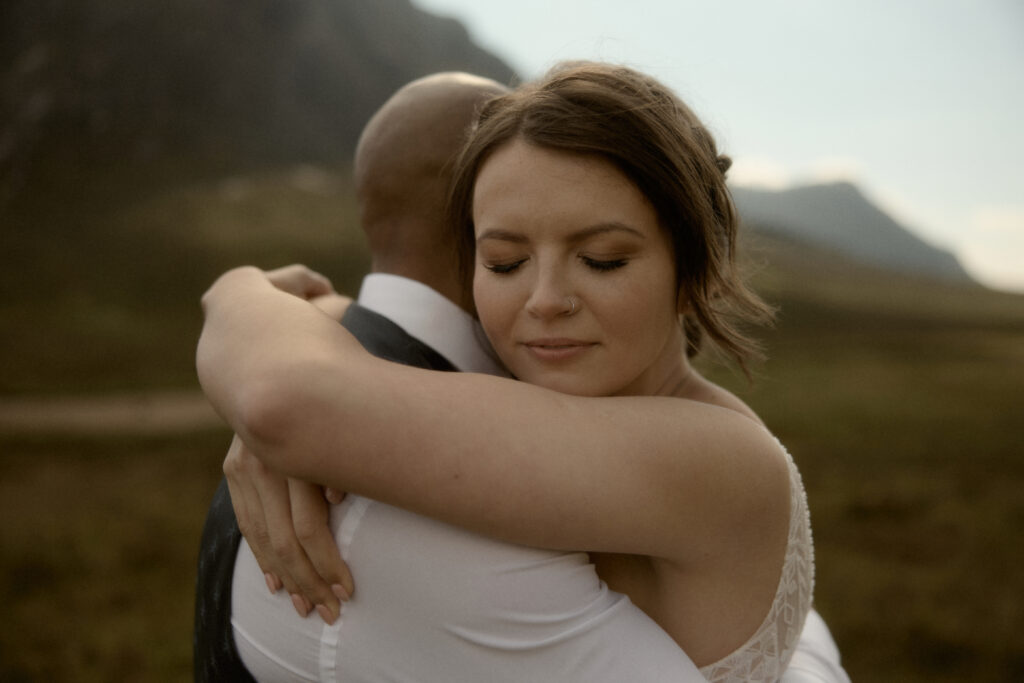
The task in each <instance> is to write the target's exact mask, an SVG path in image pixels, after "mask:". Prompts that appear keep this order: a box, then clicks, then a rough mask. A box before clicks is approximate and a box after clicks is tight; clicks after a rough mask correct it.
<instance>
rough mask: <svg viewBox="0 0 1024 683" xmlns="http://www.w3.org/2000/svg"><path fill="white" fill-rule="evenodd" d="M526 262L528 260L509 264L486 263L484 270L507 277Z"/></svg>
mask: <svg viewBox="0 0 1024 683" xmlns="http://www.w3.org/2000/svg"><path fill="white" fill-rule="evenodd" d="M525 261H526V259H519V260H518V261H511V262H509V263H485V264H484V268H486V269H487V270H489V271H491V272H492V273H497V274H498V275H506V274H508V273H511V272H513V271H514V270H515V269H516V268H518V267H519V266H521V265H523V262H525Z"/></svg>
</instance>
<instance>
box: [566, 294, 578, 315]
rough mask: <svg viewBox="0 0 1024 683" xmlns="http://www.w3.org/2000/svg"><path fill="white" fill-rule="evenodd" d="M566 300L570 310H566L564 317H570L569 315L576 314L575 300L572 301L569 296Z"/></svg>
mask: <svg viewBox="0 0 1024 683" xmlns="http://www.w3.org/2000/svg"><path fill="white" fill-rule="evenodd" d="M566 298H567V299H568V301H569V306H570V308H569V310H568V311H566V313H565V315H566V316H571V315H573V314H574V313H576V299H574V298H573V297H571V296H570V297H566Z"/></svg>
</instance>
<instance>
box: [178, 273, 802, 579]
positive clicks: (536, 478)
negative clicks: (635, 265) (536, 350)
mask: <svg viewBox="0 0 1024 683" xmlns="http://www.w3.org/2000/svg"><path fill="white" fill-rule="evenodd" d="M203 303H204V309H205V311H206V315H207V320H206V324H205V326H204V329H203V334H202V338H201V340H200V344H199V349H198V352H197V366H198V370H199V376H200V380H201V382H202V384H203V387H204V390H205V391H206V392H207V395H208V396H209V397H210V400H211V402H212V403H213V404H214V406H215V407H216V408H217V410H218V411H219V412H220V413H221V415H222V416H223V417H224V418H225V419H226V420H227V421H228V422H229V423H230V424H231V426H232V427H234V429H235V430H236V432H238V433H239V435H240V436H241V437H242V438H243V440H245V441H246V443H247V444H249V445H250V447H251V448H252V449H253V451H254V452H255V453H256V455H257V456H258V457H260V458H261V459H262V460H264V462H266V463H267V464H268V465H269V466H270V467H272V468H274V469H277V470H279V471H281V472H283V473H286V474H288V475H291V476H295V477H299V478H303V479H308V480H311V481H316V482H318V483H322V484H326V485H328V486H332V487H335V488H338V489H341V490H347V491H351V492H354V493H359V494H362V495H366V496H369V497H372V498H375V499H378V500H382V501H385V502H389V503H392V504H395V505H398V506H401V507H404V508H407V509H410V510H413V511H415V512H419V513H422V514H425V515H428V516H431V517H435V518H437V519H441V520H443V521H446V522H450V523H453V524H456V525H459V526H463V527H466V528H469V529H472V530H475V531H479V532H481V533H484V534H487V535H490V536H495V537H498V538H502V539H505V540H509V541H513V542H518V543H524V544H528V545H534V546H540V547H552V548H587V549H590V550H595V551H611V552H625V553H635V554H642V555H652V556H658V557H666V558H670V559H674V560H677V561H679V562H681V563H686V562H688V561H691V560H701V559H704V558H706V557H707V555H708V553H715V552H717V551H720V550H721V549H722V544H723V543H733V544H734V543H737V542H740V543H742V542H744V539H749V540H752V541H755V540H756V539H759V538H763V537H764V536H765V535H768V536H773V537H777V534H778V531H779V528H780V527H779V522H778V520H779V519H781V525H782V527H781V528H782V529H783V530H784V528H785V524H786V521H787V520H788V500H789V498H788V472H787V468H786V463H785V460H784V456H783V455H782V452H781V449H780V448H779V446H778V444H777V442H776V441H775V440H774V439H773V438H772V437H771V436H770V435H769V434H768V433H767V432H766V431H765V430H764V429H763V428H762V427H761V426H759V425H757V424H756V423H755V422H753V421H752V420H749V419H747V418H744V417H742V416H740V415H738V414H736V413H735V412H733V411H729V410H726V409H723V408H718V407H715V406H709V405H705V404H701V403H697V402H693V401H684V400H681V399H671V398H657V397H632V398H581V397H574V396H568V395H564V394H559V393H556V392H553V391H548V390H545V389H542V388H539V387H536V386H531V385H527V384H524V383H520V382H515V381H511V380H502V379H499V378H493V377H485V376H481V375H469V374H464V375H459V374H455V373H433V372H429V371H423V370H416V369H412V368H408V367H404V366H399V365H395V364H392V363H388V362H386V361H381V360H378V359H376V358H373V357H372V356H370V355H369V354H368V353H366V352H365V351H363V349H362V348H361V347H360V346H359V344H358V343H357V342H356V341H355V340H354V339H353V338H352V337H351V335H349V334H348V333H347V332H346V331H345V330H343V329H342V328H340V326H338V325H337V324H335V323H333V322H332V321H331V320H329V319H328V318H327V317H326V316H323V315H321V314H319V313H317V312H316V311H313V310H311V309H310V307H309V306H307V305H306V304H305V303H304V302H302V301H301V300H299V299H297V298H295V297H292V296H290V295H288V294H285V293H283V292H280V291H278V290H276V289H275V288H274V287H273V285H272V284H271V283H270V282H269V281H268V280H267V279H266V276H265V275H263V274H262V273H261V272H260V271H258V270H256V269H252V268H249V269H238V270H236V271H231V272H230V273H228V274H226V275H225V276H223V277H222V278H221V279H220V280H219V281H218V282H217V283H215V285H214V286H213V287H212V288H211V289H210V291H209V292H208V293H207V294H206V295H205V296H204V300H203ZM783 533H784V532H783ZM761 542H763V540H762V541H761Z"/></svg>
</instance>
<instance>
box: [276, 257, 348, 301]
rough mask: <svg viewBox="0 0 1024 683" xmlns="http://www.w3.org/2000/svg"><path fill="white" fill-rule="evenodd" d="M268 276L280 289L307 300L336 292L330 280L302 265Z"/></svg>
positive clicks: (286, 268) (280, 269) (279, 270)
mask: <svg viewBox="0 0 1024 683" xmlns="http://www.w3.org/2000/svg"><path fill="white" fill-rule="evenodd" d="M266 276H267V279H269V280H270V282H271V283H273V285H274V286H275V287H277V288H278V289H280V290H283V291H285V292H288V293H289V294H294V295H295V296H298V297H301V298H303V299H307V300H308V299H312V298H314V297H317V296H323V295H325V294H331V293H332V292H334V287H333V286H332V285H331V281H330V280H328V279H327V278H326V277H325V276H323V275H321V274H320V273H318V272H316V271H314V270H311V269H309V268H307V267H306V266H304V265H302V264H292V265H290V266H284V267H283V268H277V269H276V270H270V271H267V273H266Z"/></svg>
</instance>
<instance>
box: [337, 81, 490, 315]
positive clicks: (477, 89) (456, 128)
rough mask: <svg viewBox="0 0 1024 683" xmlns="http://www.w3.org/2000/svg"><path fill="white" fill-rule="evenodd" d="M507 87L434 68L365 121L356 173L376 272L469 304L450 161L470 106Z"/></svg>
mask: <svg viewBox="0 0 1024 683" xmlns="http://www.w3.org/2000/svg"><path fill="white" fill-rule="evenodd" d="M507 91H508V89H507V88H505V87H504V86H502V85H500V84H499V83H497V82H495V81H492V80H489V79H485V78H481V77H479V76H473V75H470V74H465V73H457V72H447V73H439V74H434V75H432V76H426V77H425V78H421V79H419V80H416V81H413V82H412V83H409V84H408V85H406V86H404V87H403V88H401V89H400V90H399V91H398V92H396V93H395V94H394V95H393V96H392V97H391V99H389V100H388V101H387V102H386V103H384V106H382V107H381V108H380V109H379V110H378V111H377V113H376V114H374V116H373V118H371V119H370V122H369V123H367V124H366V127H365V128H364V129H363V133H362V135H361V136H360V138H359V144H358V146H357V147H356V156H355V170H354V173H355V188H356V197H357V199H358V200H359V208H360V213H361V223H362V225H363V229H364V230H365V231H366V235H367V239H368V240H369V243H370V253H371V256H372V259H373V266H372V268H373V270H374V272H385V273H393V274H395V275H403V276H405V277H410V278H412V279H415V280H419V281H420V282H423V283H424V284H427V285H429V286H430V287H433V288H434V289H436V290H437V291H439V292H441V293H442V294H444V295H446V296H448V297H449V298H450V299H452V300H453V301H455V302H456V303H459V304H461V305H463V306H464V307H466V306H467V305H468V303H469V302H464V301H462V300H461V297H462V296H463V294H462V292H463V288H462V287H461V283H459V282H458V276H457V270H458V269H457V267H456V266H455V263H456V261H455V255H454V252H455V247H454V242H453V241H452V239H451V237H450V235H449V232H448V229H447V227H446V225H445V220H444V205H445V200H446V197H447V192H448V185H449V182H450V180H451V173H452V163H453V162H454V159H455V156H456V155H457V154H458V152H459V150H460V149H461V147H462V144H463V142H464V141H465V137H466V132H467V130H468V128H469V126H470V125H471V124H472V122H473V120H474V118H475V116H476V112H477V111H478V110H479V108H480V105H482V104H483V103H484V102H485V101H486V100H488V99H490V98H491V97H494V96H496V95H501V94H503V93H505V92H507Z"/></svg>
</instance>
